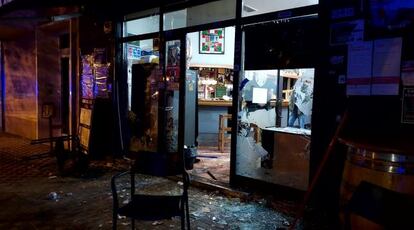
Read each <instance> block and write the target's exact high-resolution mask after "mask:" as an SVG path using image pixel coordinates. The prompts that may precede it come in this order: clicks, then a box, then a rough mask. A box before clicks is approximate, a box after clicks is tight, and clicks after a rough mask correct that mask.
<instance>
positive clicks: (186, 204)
mask: <svg viewBox="0 0 414 230" xmlns="http://www.w3.org/2000/svg"><path fill="white" fill-rule="evenodd" d="M185 217H186V219H187V229H188V230H190V210H189V208H188V200H187V201H186V202H185Z"/></svg>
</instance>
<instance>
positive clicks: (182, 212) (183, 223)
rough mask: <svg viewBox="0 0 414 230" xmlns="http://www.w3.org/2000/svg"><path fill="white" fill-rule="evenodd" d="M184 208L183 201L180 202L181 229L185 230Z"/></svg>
mask: <svg viewBox="0 0 414 230" xmlns="http://www.w3.org/2000/svg"><path fill="white" fill-rule="evenodd" d="M184 219H185V207H184V201H183V200H182V201H181V229H182V230H185V220H184Z"/></svg>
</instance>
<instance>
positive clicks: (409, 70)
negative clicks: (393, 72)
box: [401, 60, 414, 86]
mask: <svg viewBox="0 0 414 230" xmlns="http://www.w3.org/2000/svg"><path fill="white" fill-rule="evenodd" d="M401 79H402V84H403V86H414V60H410V61H405V62H403V63H402V67H401Z"/></svg>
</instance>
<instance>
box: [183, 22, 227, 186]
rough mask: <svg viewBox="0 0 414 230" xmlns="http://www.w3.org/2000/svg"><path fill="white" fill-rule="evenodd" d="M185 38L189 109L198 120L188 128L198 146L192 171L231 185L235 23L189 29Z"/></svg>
mask: <svg viewBox="0 0 414 230" xmlns="http://www.w3.org/2000/svg"><path fill="white" fill-rule="evenodd" d="M186 40H187V50H186V56H187V68H186V113H188V112H192V113H195V120H196V121H195V123H194V124H195V125H194V126H193V127H188V128H186V130H185V132H186V134H188V133H194V136H195V142H194V145H195V148H196V150H197V156H196V159H195V162H194V165H193V169H192V170H190V171H189V172H190V174H191V175H192V176H194V177H197V178H198V179H200V180H202V181H207V182H210V183H213V184H221V185H228V184H229V180H230V150H231V149H230V145H231V144H230V143H231V132H232V130H231V122H233V121H232V119H231V116H232V115H231V113H232V112H231V111H232V94H233V63H234V43H235V27H226V28H215V29H207V30H202V31H197V32H193V33H188V34H187V37H186ZM193 98H194V99H193ZM191 101H194V103H192V105H191V103H188V102H191ZM186 122H187V121H186ZM186 127H187V126H186ZM189 129H190V130H189ZM187 147H189V146H187Z"/></svg>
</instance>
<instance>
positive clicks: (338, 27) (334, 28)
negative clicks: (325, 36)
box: [330, 20, 365, 45]
mask: <svg viewBox="0 0 414 230" xmlns="http://www.w3.org/2000/svg"><path fill="white" fill-rule="evenodd" d="M364 28H365V27H364V20H354V21H346V22H338V23H334V24H332V25H331V29H330V30H331V31H330V44H331V45H344V44H350V43H353V42H359V41H363V40H364Z"/></svg>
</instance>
